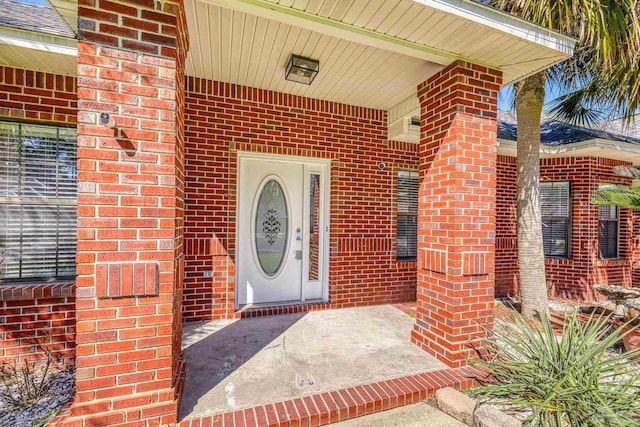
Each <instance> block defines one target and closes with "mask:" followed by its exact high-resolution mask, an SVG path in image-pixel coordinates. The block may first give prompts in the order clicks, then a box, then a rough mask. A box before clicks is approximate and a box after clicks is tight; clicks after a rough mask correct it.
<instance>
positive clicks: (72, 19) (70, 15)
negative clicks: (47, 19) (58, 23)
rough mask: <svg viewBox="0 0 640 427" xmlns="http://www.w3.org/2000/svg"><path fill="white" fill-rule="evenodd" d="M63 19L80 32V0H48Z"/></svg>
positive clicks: (75, 30)
mask: <svg viewBox="0 0 640 427" xmlns="http://www.w3.org/2000/svg"><path fill="white" fill-rule="evenodd" d="M47 2H48V3H49V5H51V7H52V8H53V10H55V11H56V12H57V13H58V15H60V17H61V18H62V20H63V21H64V22H65V23H66V24H67V25H68V26H69V28H71V31H73V32H74V33H76V34H78V0H47Z"/></svg>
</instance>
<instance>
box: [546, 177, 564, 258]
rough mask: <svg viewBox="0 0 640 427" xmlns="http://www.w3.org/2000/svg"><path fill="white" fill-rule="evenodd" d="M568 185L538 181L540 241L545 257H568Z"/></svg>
mask: <svg viewBox="0 0 640 427" xmlns="http://www.w3.org/2000/svg"><path fill="white" fill-rule="evenodd" d="M569 196H570V185H569V182H568V181H564V182H541V183H540V210H541V213H542V241H543V246H544V255H545V256H546V257H555V258H568V257H569V241H570V240H569V224H570V221H569V220H570V211H571V200H570V197H569Z"/></svg>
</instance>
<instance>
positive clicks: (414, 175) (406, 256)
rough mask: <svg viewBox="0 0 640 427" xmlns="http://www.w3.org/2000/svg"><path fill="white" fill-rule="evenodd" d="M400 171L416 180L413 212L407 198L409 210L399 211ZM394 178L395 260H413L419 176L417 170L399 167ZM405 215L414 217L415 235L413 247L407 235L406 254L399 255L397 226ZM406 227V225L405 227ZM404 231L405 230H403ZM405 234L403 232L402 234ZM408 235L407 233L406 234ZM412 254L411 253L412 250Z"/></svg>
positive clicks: (398, 231)
mask: <svg viewBox="0 0 640 427" xmlns="http://www.w3.org/2000/svg"><path fill="white" fill-rule="evenodd" d="M402 173H406V174H408V177H407V179H415V180H416V186H417V187H418V188H417V189H416V193H415V194H416V200H415V207H416V209H415V212H410V206H411V200H407V202H406V203H407V205H408V206H409V211H407V212H403V211H400V174H402ZM395 178H396V183H395V184H396V185H395V194H396V209H395V211H396V212H395V213H396V221H395V225H394V226H395V237H396V250H395V252H396V253H395V255H396V261H397V262H415V261H417V259H418V199H419V188H420V176H419V173H418V171H417V170H414V169H408V168H406V169H404V168H400V169H398V170H397V171H396V174H395ZM407 192H408V194H409V195H410V189H408V190H407ZM401 216H402V217H405V218H407V217H408V218H414V221H415V224H416V236H415V242H416V243H415V248H410V247H409V237H407V238H406V239H407V250H406V254H403V255H400V251H399V245H398V240H399V236H400V227H399V220H400V217H401ZM405 228H406V227H405ZM405 232H406V230H405ZM404 235H405V234H404V233H403V236H404ZM407 236H408V235H407ZM411 249H413V252H414V254H411V252H412V250H411Z"/></svg>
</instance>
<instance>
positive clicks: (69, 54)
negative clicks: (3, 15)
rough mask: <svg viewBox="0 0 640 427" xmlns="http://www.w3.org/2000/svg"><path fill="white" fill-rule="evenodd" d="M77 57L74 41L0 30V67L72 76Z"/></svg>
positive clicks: (75, 69)
mask: <svg viewBox="0 0 640 427" xmlns="http://www.w3.org/2000/svg"><path fill="white" fill-rule="evenodd" d="M76 55H77V41H76V40H75V39H71V38H67V37H60V36H54V35H49V34H43V33H36V32H33V31H25V30H19V29H16V28H9V27H0V65H7V66H11V67H16V68H25V69H28V70H35V71H44V72H53V73H57V74H63V75H70V76H71V75H76V74H77V65H76V62H77V58H76Z"/></svg>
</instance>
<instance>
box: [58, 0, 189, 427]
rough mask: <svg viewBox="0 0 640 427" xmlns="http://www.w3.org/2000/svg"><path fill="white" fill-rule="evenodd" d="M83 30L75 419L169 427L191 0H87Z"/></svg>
mask: <svg viewBox="0 0 640 427" xmlns="http://www.w3.org/2000/svg"><path fill="white" fill-rule="evenodd" d="M78 24H79V28H80V31H79V42H78V123H79V124H78V251H77V274H78V277H77V282H76V285H77V292H76V295H77V300H76V304H77V338H76V339H77V379H76V383H77V392H76V396H75V401H74V404H73V406H72V407H71V418H70V419H68V420H67V421H70V422H73V423H74V424H73V425H87V426H88V425H110V426H113V425H121V424H122V425H158V424H167V423H172V422H175V421H176V420H177V406H178V401H179V390H180V385H181V382H180V378H181V377H182V376H181V360H182V354H181V349H180V345H181V317H180V316H181V314H180V312H181V307H180V304H181V292H182V290H181V289H182V273H181V272H182V271H183V269H182V228H183V181H184V179H183V178H184V167H183V152H184V149H183V139H184V138H183V137H184V135H183V134H184V123H183V115H184V60H185V55H186V50H187V47H188V40H187V35H186V24H185V21H184V11H183V6H182V1H179V0H165V1H154V0H110V1H104V0H100V1H97V0H83V1H80V3H79V8H78ZM102 113H109V114H110V118H109V121H108V123H107V124H102V123H101V114H102Z"/></svg>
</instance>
